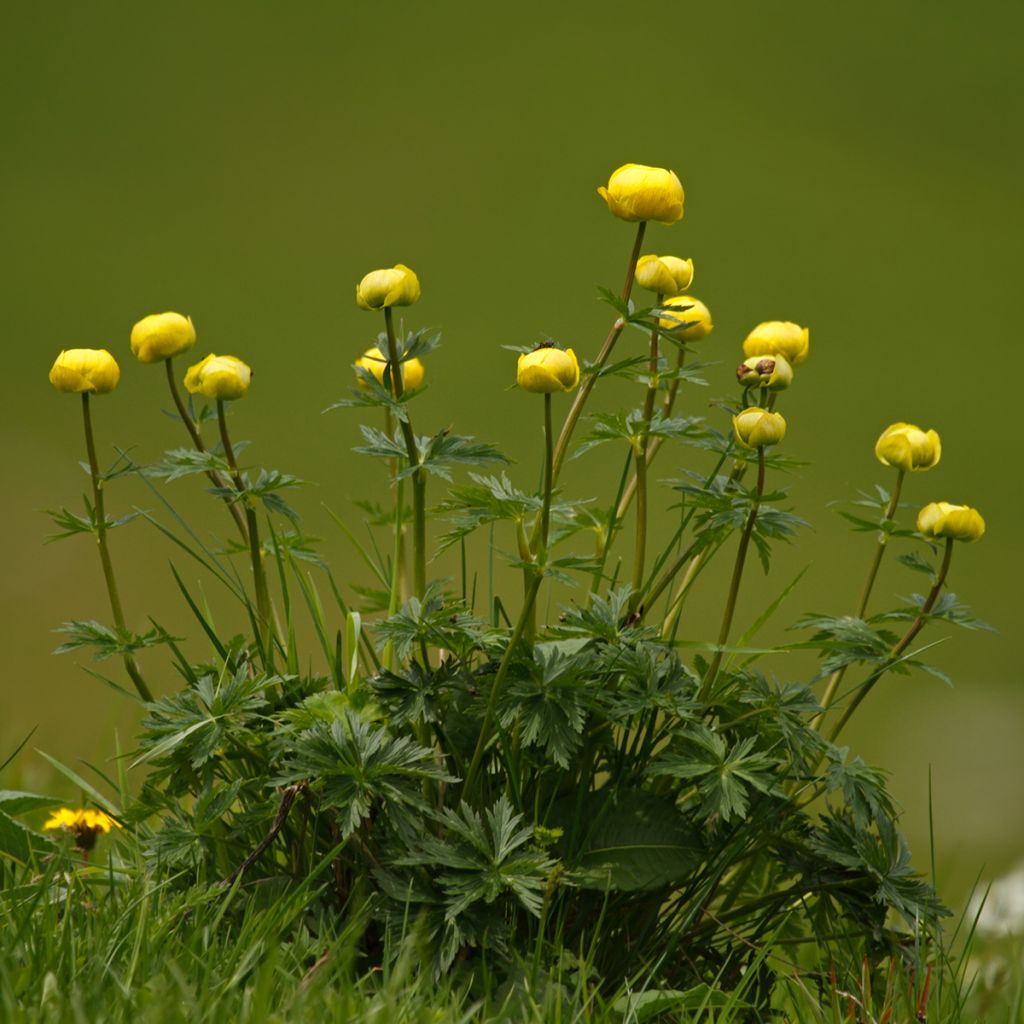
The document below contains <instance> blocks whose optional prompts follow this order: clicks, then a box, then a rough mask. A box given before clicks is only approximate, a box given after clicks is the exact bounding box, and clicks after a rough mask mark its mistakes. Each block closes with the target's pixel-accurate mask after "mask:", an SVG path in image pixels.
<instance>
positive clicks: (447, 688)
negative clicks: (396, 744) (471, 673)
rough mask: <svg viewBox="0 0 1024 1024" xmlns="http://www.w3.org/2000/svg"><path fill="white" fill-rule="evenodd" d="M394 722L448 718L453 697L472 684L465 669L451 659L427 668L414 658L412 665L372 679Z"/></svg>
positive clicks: (376, 691) (384, 671)
mask: <svg viewBox="0 0 1024 1024" xmlns="http://www.w3.org/2000/svg"><path fill="white" fill-rule="evenodd" d="M369 685H370V687H371V688H372V690H373V692H374V694H376V696H377V699H378V700H379V701H380V703H381V705H382V706H383V707H384V708H386V709H387V713H388V716H389V719H390V721H391V724H392V725H396V726H397V725H404V724H406V723H407V722H416V721H422V722H438V721H440V720H441V719H442V718H443V717H444V713H445V711H446V709H447V707H448V702H449V700H450V699H451V697H452V696H453V695H454V694H456V693H460V692H465V691H467V690H468V689H469V687H470V685H471V680H470V678H469V677H468V676H467V675H466V673H465V671H464V670H463V669H461V668H460V667H458V666H457V665H455V664H454V659H449V660H448V661H446V662H445V663H444V664H443V665H441V666H440V668H437V669H425V668H424V667H423V666H422V665H421V664H420V663H419V662H417V661H413V662H411V663H410V664H409V665H408V667H405V668H401V669H397V670H395V671H393V672H392V671H390V670H389V669H384V670H383V671H381V672H379V673H377V675H375V676H373V677H372V678H371V679H370V680H369Z"/></svg>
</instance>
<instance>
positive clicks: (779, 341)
mask: <svg viewBox="0 0 1024 1024" xmlns="http://www.w3.org/2000/svg"><path fill="white" fill-rule="evenodd" d="M810 344H811V332H810V330H808V328H806V327H801V326H800V325H799V324H794V323H792V322H791V321H789V320H766V321H765V322H764V323H762V324H758V325H757V326H756V327H755V328H754V329H753V330H752V331H751V332H750V333H749V334H748V335H747V337H746V340H745V341H744V342H743V354H744V355H745V356H783V357H784V358H785V359H786V361H787V362H788V363H789V365H790V366H799V365H800V364H801V363H802V362H803V361H804V360H805V359H806V358H807V354H808V351H809V349H810Z"/></svg>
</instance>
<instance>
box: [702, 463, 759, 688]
mask: <svg viewBox="0 0 1024 1024" xmlns="http://www.w3.org/2000/svg"><path fill="white" fill-rule="evenodd" d="M763 494H764V445H760V446H759V447H758V449H757V489H756V490H755V492H754V500H753V502H752V503H751V505H750V513H749V515H748V516H747V521H746V523H745V524H744V526H743V533H742V534H741V536H740V546H739V548H738V549H737V551H736V562H735V563H734V565H733V569H732V580H731V581H730V583H729V595H728V597H727V598H726V600H725V613H724V614H723V616H722V627H721V629H720V630H719V631H718V650H717V651H715V656H714V658H712V660H711V664H710V665H709V666H708V671H707V674H706V675H705V676H704V682H703V683H701V687H700V695H699V698H698V699H699V700H701V701H704V700H707V698H708V696H709V695H710V693H711V688H712V687H713V686H714V683H715V676H716V675H718V669H719V667H720V666H721V664H722V657H723V654H724V651H723V650H722V648H723V647H724V646H725V644H726V643H727V642H728V640H729V630H730V629H731V628H732V619H733V615H734V614H735V612H736V598H737V597H738V596H739V592H740V581H741V580H742V579H743V563H744V562H745V561H746V558H747V548H748V547H749V546H750V537H751V534H753V532H754V521H755V520H756V519H757V510H758V508H759V507H760V504H761V496H762V495H763Z"/></svg>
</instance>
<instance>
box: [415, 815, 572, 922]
mask: <svg viewBox="0 0 1024 1024" xmlns="http://www.w3.org/2000/svg"><path fill="white" fill-rule="evenodd" d="M435 818H436V820H437V822H438V824H439V825H440V827H441V829H442V833H443V834H442V835H441V836H434V835H431V834H430V833H429V832H423V833H421V835H420V838H419V839H418V841H417V842H416V843H415V844H414V847H413V849H412V851H411V853H410V855H409V856H407V857H403V858H401V859H400V860H399V863H400V864H405V865H424V866H427V867H429V869H430V870H431V871H432V872H436V875H435V880H436V883H437V884H438V886H439V887H440V888H441V889H442V891H443V892H444V893H445V896H446V899H445V918H446V919H447V920H448V921H455V920H456V919H457V918H459V917H460V915H462V914H464V913H465V912H466V911H467V910H468V909H469V908H470V907H471V906H473V905H474V904H490V903H494V901H495V900H497V899H498V898H499V897H501V896H503V895H506V894H507V895H510V896H512V897H513V898H514V899H515V901H516V902H517V903H518V904H519V905H520V906H521V907H522V908H523V909H524V910H526V911H527V912H528V913H530V914H532V915H533V916H535V917H537V916H539V915H540V909H541V905H542V899H543V894H544V890H545V889H546V888H547V885H548V880H549V876H550V873H551V870H552V868H553V867H554V866H555V862H554V861H553V860H552V859H550V858H549V857H547V856H546V855H545V854H544V853H543V851H541V850H539V849H537V848H536V847H535V846H534V845H533V826H532V825H530V824H526V823H524V818H523V816H522V815H521V814H518V813H516V811H515V809H514V808H513V807H512V803H511V801H510V800H509V799H508V797H506V796H501V797H500V798H499V799H498V800H497V802H496V803H494V804H493V805H492V806H491V807H490V808H488V809H487V810H486V811H485V812H484V814H483V815H481V814H480V812H479V811H478V810H476V809H475V808H473V807H470V806H469V805H467V804H462V805H461V806H460V807H459V809H458V811H454V810H451V809H449V808H445V809H444V810H443V811H441V812H440V814H437V815H435Z"/></svg>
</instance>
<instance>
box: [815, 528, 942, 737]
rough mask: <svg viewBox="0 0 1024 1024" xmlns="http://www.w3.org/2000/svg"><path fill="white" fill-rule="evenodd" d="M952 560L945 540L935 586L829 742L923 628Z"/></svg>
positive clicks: (836, 727) (843, 715) (856, 697)
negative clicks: (944, 549)
mask: <svg viewBox="0 0 1024 1024" xmlns="http://www.w3.org/2000/svg"><path fill="white" fill-rule="evenodd" d="M952 558H953V538H952V537H947V538H946V551H945V553H944V555H943V557H942V565H941V566H940V568H939V574H938V576H936V577H935V584H934V585H933V586H932V589H931V590H930V591H928V596H927V597H926V598H925V602H924V604H923V605H921V610H920V612H918V614H917V618H916V619H914V621H913V622H912V623H911V625H910V629H908V630H907V631H906V633H904V634H903V636H902V637H901V639H900V641H899V642H898V643H897V644H896V646H895V647H893V649H892V650H891V651H890V652H889V660H888V661H887V662H886V664H885V665H883V666H882V667H881V668H879V669H878V670H877V671H876V672H874V673H872V674H871V675H870V676H868V678H867V679H866V680H865V681H864V682H863V683H861V685H860V687H859V688H858V690H857V692H856V693H855V694H854V696H853V698H852V699H851V701H850V703H849V704H847V706H846V709H845V710H844V711H843V714H842V717H841V718H840V719H839V721H838V722H836V725H835V728H834V729H833V730H832V733H831V735H830V736H829V741H830V742H831V743H835V741H836V738H837V737H838V736H839V734H840V733H841V732H842V731H843V727H844V726H845V725H846V723H847V722H848V721H849V720H850V719H851V718H852V717H853V713H854V712H855V711H856V710H857V708H858V707H859V706H860V704H861V702H862V701H863V700H864V698H865V697H867V695H868V694H869V693H870V692H871V691H872V689H873V688H874V686H875V683H877V682H878V680H879V679H881V678H882V676H883V675H885V673H886V672H888V671H889V669H890V668H892V666H893V665H895V664H896V662H897V661H899V659H900V656H901V655H902V654H903V652H904V651H905V650H906V649H907V648H908V647H909V646H910V645H911V644H912V643H913V642H914V638H915V637H916V636H917V634H918V633H920V632H921V630H922V629H923V628H924V624H925V621H926V620H927V618H928V616H929V615H930V614H931V611H932V609H933V608H934V607H935V602H936V601H938V599H939V594H940V593H941V592H942V588H943V586H944V585H945V582H946V576H947V575H948V574H949V563H950V561H951V560H952Z"/></svg>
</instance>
